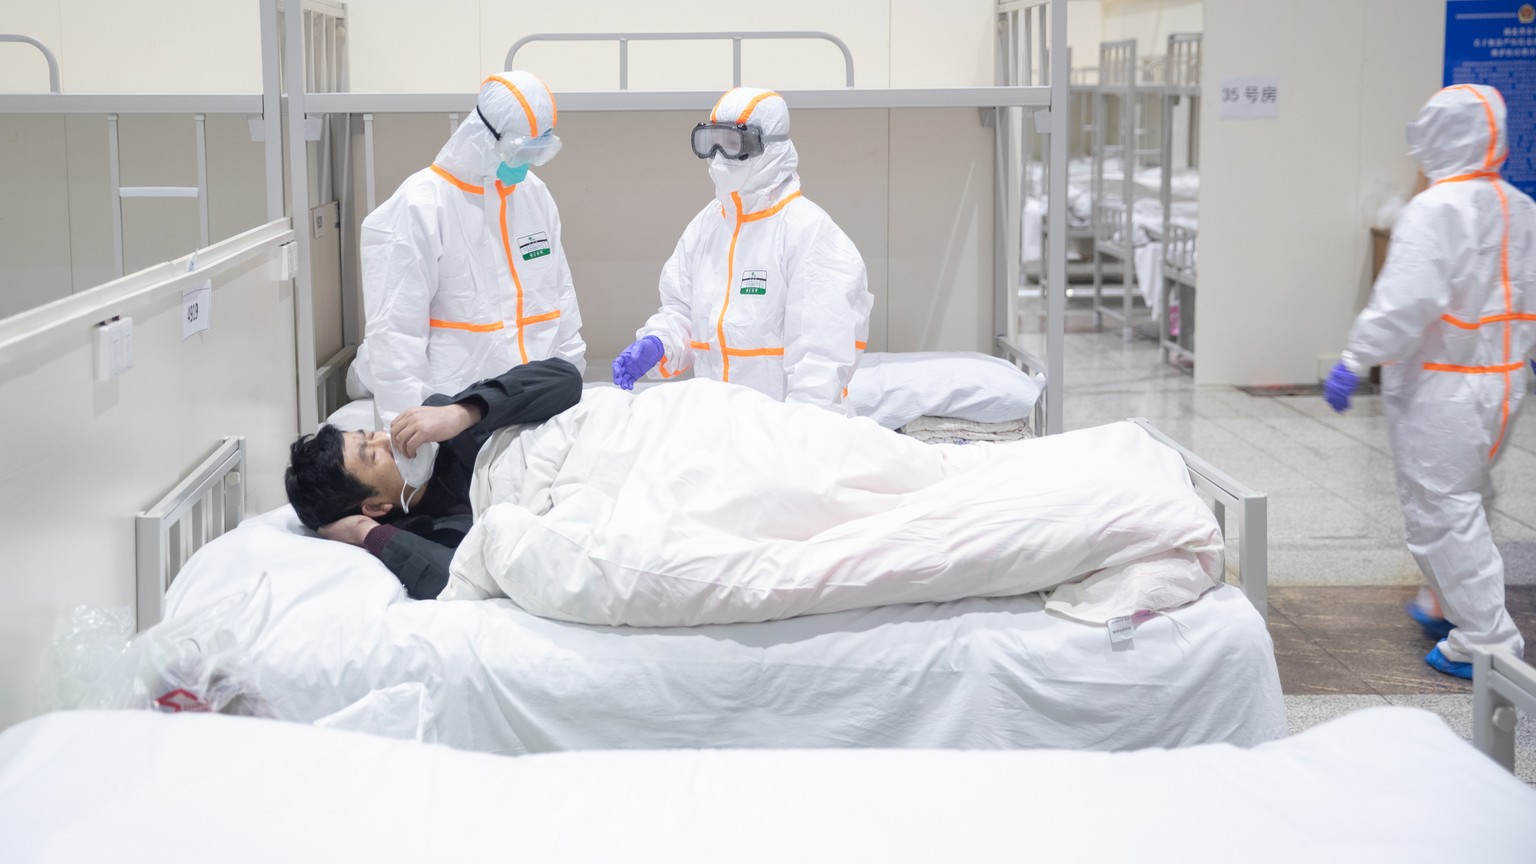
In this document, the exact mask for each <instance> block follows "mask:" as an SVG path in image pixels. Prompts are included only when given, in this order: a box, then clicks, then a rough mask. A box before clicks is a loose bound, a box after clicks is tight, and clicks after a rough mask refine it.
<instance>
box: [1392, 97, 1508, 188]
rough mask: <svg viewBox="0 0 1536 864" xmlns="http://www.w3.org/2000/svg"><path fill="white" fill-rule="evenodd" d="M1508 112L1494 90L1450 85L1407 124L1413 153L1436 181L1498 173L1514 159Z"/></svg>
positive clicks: (1409, 145)
mask: <svg viewBox="0 0 1536 864" xmlns="http://www.w3.org/2000/svg"><path fill="white" fill-rule="evenodd" d="M1504 113H1505V112H1504V99H1503V97H1502V96H1500V95H1499V91H1498V90H1496V89H1494V88H1492V87H1488V86H1485V85H1481V84H1457V85H1454V86H1451V87H1447V88H1445V89H1444V90H1441V91H1440V92H1438V93H1436V94H1435V95H1434V96H1431V97H1430V99H1429V101H1428V102H1426V103H1424V107H1423V108H1421V109H1419V116H1418V117H1417V118H1415V119H1414V121H1413V122H1412V123H1409V124H1408V132H1407V138H1408V153H1409V155H1411V156H1413V158H1414V161H1416V162H1418V163H1419V167H1420V168H1421V169H1423V171H1424V176H1425V177H1428V178H1429V179H1430V181H1431V182H1438V181H1440V180H1444V179H1445V178H1447V177H1457V176H1460V175H1463V174H1472V173H1474V172H1478V171H1496V170H1498V167H1499V166H1500V165H1501V164H1503V162H1504V158H1505V157H1506V156H1508V155H1509V141H1508V138H1507V124H1506V123H1505V122H1504Z"/></svg>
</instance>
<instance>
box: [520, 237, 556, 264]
mask: <svg viewBox="0 0 1536 864" xmlns="http://www.w3.org/2000/svg"><path fill="white" fill-rule="evenodd" d="M517 254H519V255H521V256H523V260H524V261H532V260H533V259H535V258H543V257H544V256H545V255H548V254H549V235H547V234H545V233H544V232H543V231H540V232H539V233H537V234H529V235H528V236H527V237H519V238H517Z"/></svg>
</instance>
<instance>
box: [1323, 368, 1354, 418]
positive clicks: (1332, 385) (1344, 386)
mask: <svg viewBox="0 0 1536 864" xmlns="http://www.w3.org/2000/svg"><path fill="white" fill-rule="evenodd" d="M1358 386H1360V376H1359V375H1356V374H1355V373H1353V372H1351V371H1349V367H1348V366H1345V365H1344V363H1343V361H1340V362H1338V363H1336V364H1334V367H1333V371H1332V372H1329V373H1328V380H1327V381H1324V382H1323V398H1324V399H1325V400H1327V401H1328V404H1329V405H1332V406H1333V410H1335V411H1337V412H1339V413H1340V414H1342V413H1344V412H1345V411H1348V410H1349V397H1350V394H1352V393H1354V392H1355V388H1356V387H1358Z"/></svg>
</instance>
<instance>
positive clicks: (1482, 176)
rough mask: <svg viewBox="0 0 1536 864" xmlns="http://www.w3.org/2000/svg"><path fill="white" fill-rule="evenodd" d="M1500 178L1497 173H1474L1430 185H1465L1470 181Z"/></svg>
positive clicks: (1443, 179) (1437, 181)
mask: <svg viewBox="0 0 1536 864" xmlns="http://www.w3.org/2000/svg"><path fill="white" fill-rule="evenodd" d="M1499 177H1500V174H1499V172H1497V171H1473V172H1472V173H1470V174H1457V175H1456V176H1455V177H1441V178H1440V179H1439V180H1436V181H1435V182H1433V183H1431V184H1429V185H1431V186H1439V185H1440V184H1441V183H1465V182H1466V181H1468V180H1497V179H1498V178H1499Z"/></svg>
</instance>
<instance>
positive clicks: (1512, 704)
mask: <svg viewBox="0 0 1536 864" xmlns="http://www.w3.org/2000/svg"><path fill="white" fill-rule="evenodd" d="M1517 709H1518V710H1520V711H1524V712H1525V715H1526V716H1527V717H1536V669H1533V668H1531V666H1530V665H1529V664H1527V663H1525V662H1523V661H1522V660H1520V658H1518V657H1516V656H1515V655H1514V654H1511V653H1510V652H1509V650H1508V649H1504V648H1499V649H1496V650H1494V651H1474V652H1473V653H1472V746H1473V747H1476V748H1477V749H1479V750H1481V751H1482V752H1483V753H1485V754H1487V756H1488V758H1490V759H1492V760H1493V761H1495V762H1497V763H1499V764H1500V765H1502V766H1504V768H1505V769H1507V770H1508V771H1510V772H1511V773H1513V772H1514V770H1515V726H1516V724H1517V723H1518V721H1519V716H1518V715H1517V714H1516V713H1515V712H1516V710H1517Z"/></svg>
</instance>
